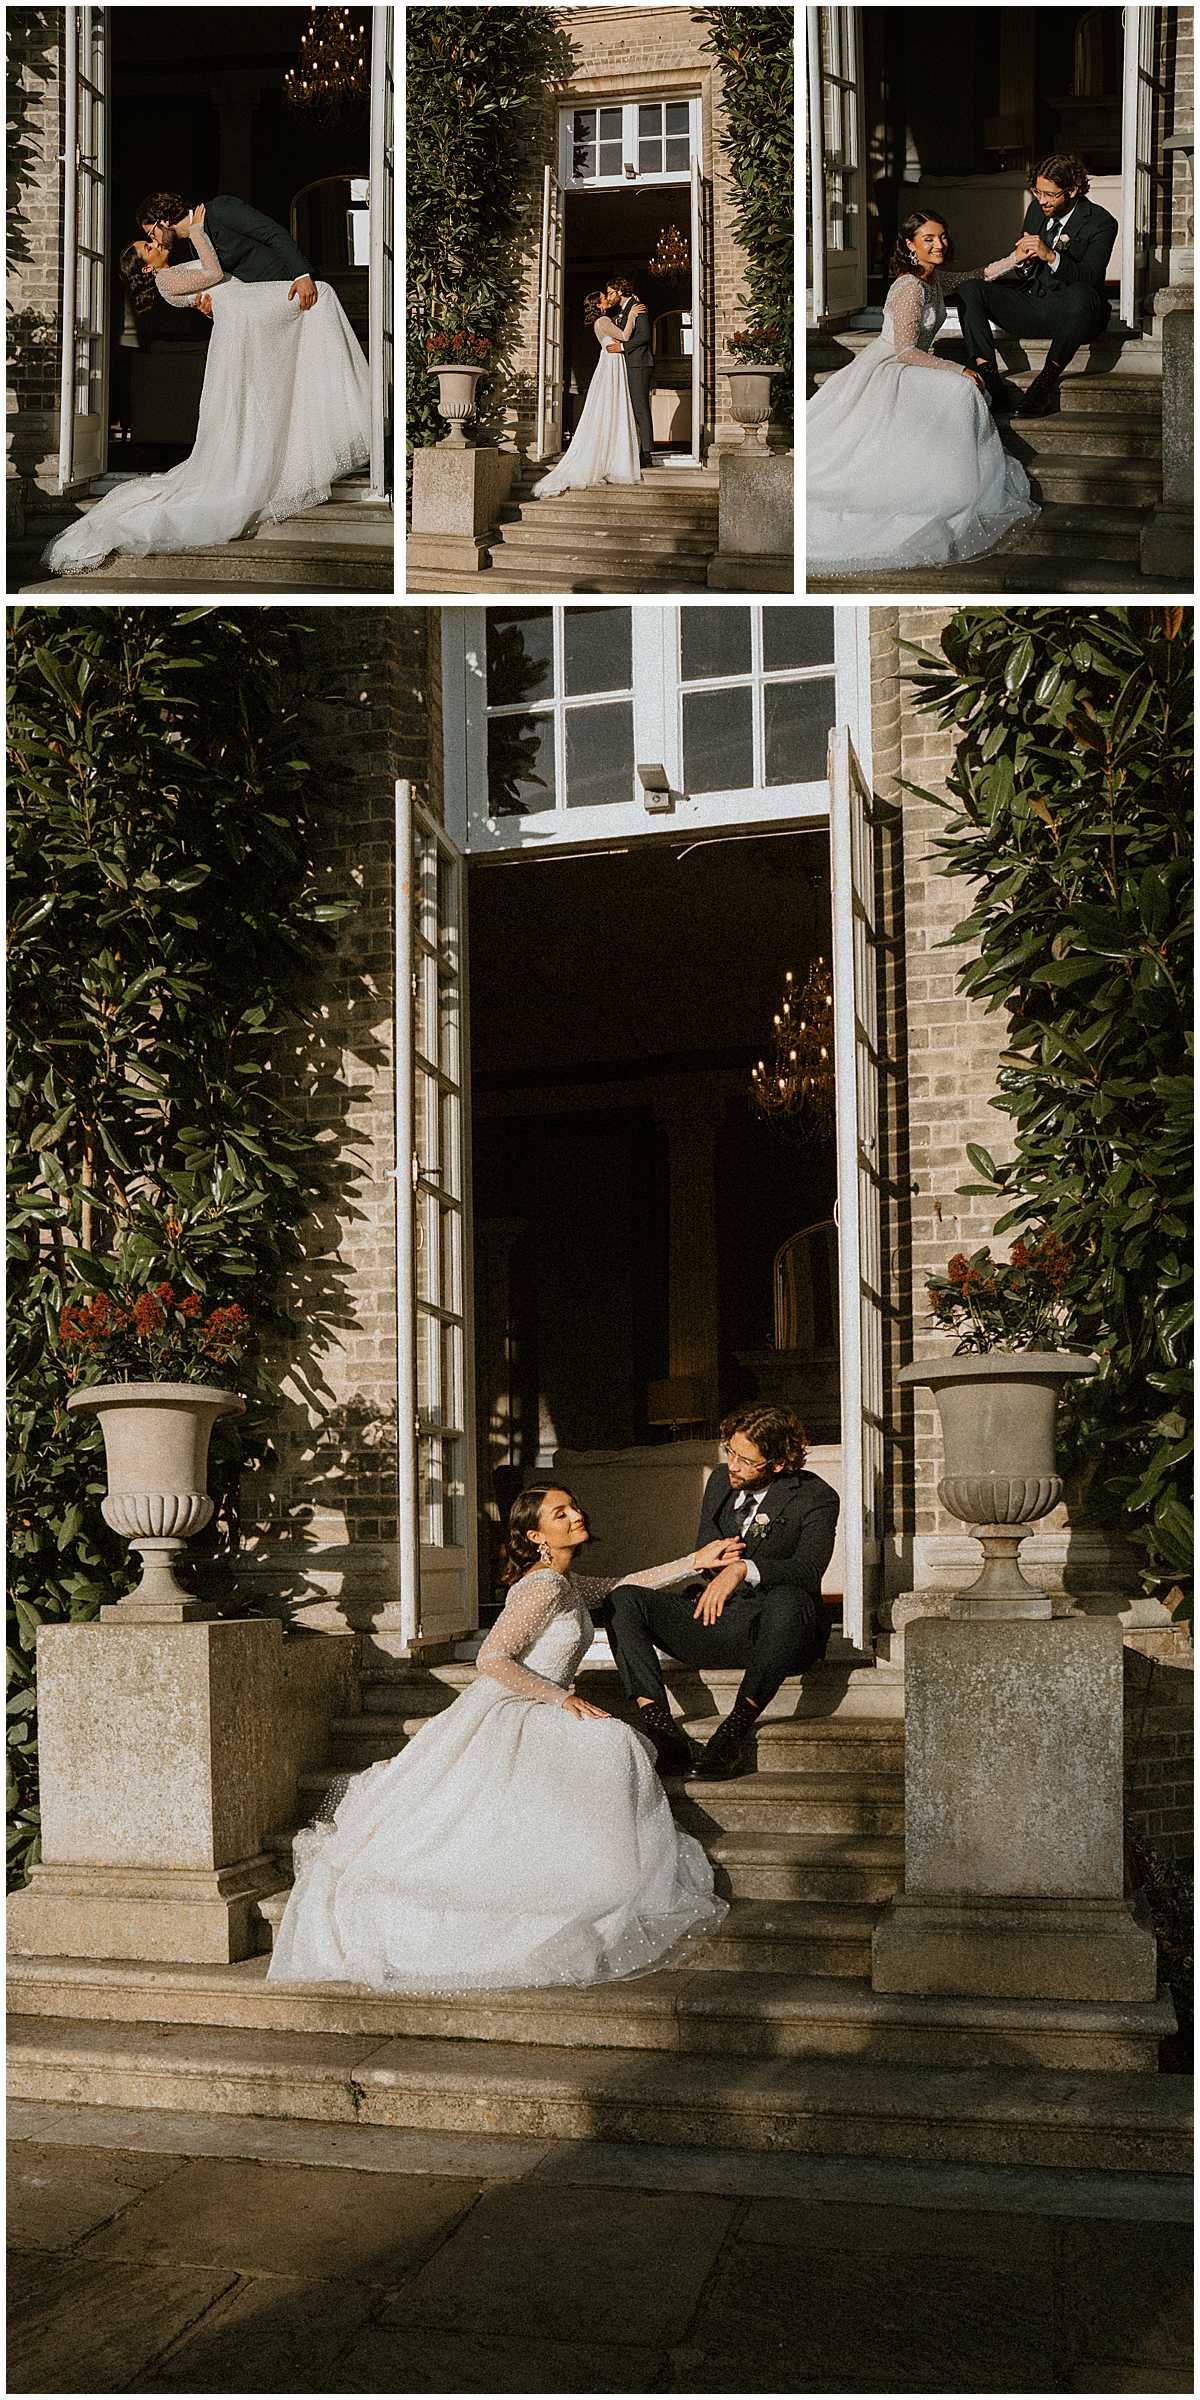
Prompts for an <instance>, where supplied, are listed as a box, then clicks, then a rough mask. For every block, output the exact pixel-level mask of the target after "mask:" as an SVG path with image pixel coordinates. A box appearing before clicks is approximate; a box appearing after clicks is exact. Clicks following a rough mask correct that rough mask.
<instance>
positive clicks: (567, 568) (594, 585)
mask: <svg viewBox="0 0 1200 2400" xmlns="http://www.w3.org/2000/svg"><path fill="white" fill-rule="evenodd" d="M582 547H584V548H587V549H589V550H590V545H582ZM715 548H716V544H715V543H714V544H713V549H714V551H715ZM580 549H581V545H580V544H579V543H573V544H572V545H571V547H570V548H569V549H560V548H556V547H552V546H551V545H549V544H544V543H538V544H536V545H535V544H533V543H531V544H530V545H529V546H528V548H520V549H517V548H513V547H506V546H505V545H504V544H503V543H497V542H493V543H492V544H491V560H492V563H491V570H490V575H489V589H491V590H493V591H496V592H502V591H514V592H516V591H527V592H615V591H622V592H652V591H663V592H674V591H703V590H704V589H705V588H706V583H707V572H708V554H703V555H701V556H699V557H693V556H691V555H690V554H689V553H686V552H683V553H679V554H677V555H672V556H670V557H668V558H663V557H662V556H661V554H660V555H659V556H657V557H654V556H649V557H641V556H639V555H638V553H637V552H630V551H626V550H624V549H621V550H614V551H611V552H610V551H605V552H604V553H603V554H602V555H600V556H595V555H591V556H589V558H588V562H587V563H586V564H584V563H582V561H581V558H580ZM416 588H418V587H417V586H415V585H414V589H416ZM427 588H435V589H440V588H441V587H440V585H437V584H436V583H435V585H434V586H428V587H427Z"/></svg>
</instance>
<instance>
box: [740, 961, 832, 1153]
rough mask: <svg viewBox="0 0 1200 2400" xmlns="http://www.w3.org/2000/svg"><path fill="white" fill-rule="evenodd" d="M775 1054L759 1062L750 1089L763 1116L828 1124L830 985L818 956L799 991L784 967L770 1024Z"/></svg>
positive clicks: (789, 970)
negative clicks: (808, 1118) (806, 1118)
mask: <svg viewBox="0 0 1200 2400" xmlns="http://www.w3.org/2000/svg"><path fill="white" fill-rule="evenodd" d="M773 1030H774V1037H775V1055H774V1058H773V1059H771V1060H770V1061H769V1062H768V1061H767V1060H766V1059H763V1058H760V1059H759V1061H758V1064H757V1066H756V1067H754V1068H753V1069H752V1071H751V1076H750V1085H751V1089H752V1091H753V1093H754V1097H755V1100H756V1101H757V1103H758V1106H759V1107H760V1109H761V1110H762V1113H763V1115H764V1116H765V1117H793V1116H799V1115H800V1114H801V1112H807V1113H808V1114H809V1115H811V1116H812V1117H814V1118H815V1119H816V1120H817V1121H818V1122H819V1123H821V1124H826V1125H830V1124H832V1122H833V981H832V978H831V976H830V972H829V968H828V965H827V964H826V961H825V959H824V958H823V957H818V958H815V959H814V960H813V963H812V965H811V967H810V968H809V970H808V973H807V975H806V976H805V979H804V983H803V986H802V987H801V989H800V990H799V991H797V988H796V978H795V976H794V975H793V973H792V971H791V968H790V967H789V969H788V972H787V975H786V977H785V980H784V987H783V997H782V999H781V1001H780V1004H779V1008H778V1010H777V1011H776V1015H775V1021H774V1028H773Z"/></svg>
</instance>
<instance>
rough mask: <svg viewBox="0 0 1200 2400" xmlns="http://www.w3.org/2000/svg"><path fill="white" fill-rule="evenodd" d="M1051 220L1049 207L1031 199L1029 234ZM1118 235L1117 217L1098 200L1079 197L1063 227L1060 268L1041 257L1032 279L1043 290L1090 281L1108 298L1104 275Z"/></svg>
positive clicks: (1026, 213) (1028, 214) (1026, 223)
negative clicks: (1099, 206) (1111, 214)
mask: <svg viewBox="0 0 1200 2400" xmlns="http://www.w3.org/2000/svg"><path fill="white" fill-rule="evenodd" d="M1048 223H1049V218H1048V217H1047V215H1046V212H1045V210H1044V209H1043V208H1042V207H1040V206H1039V204H1038V202H1037V201H1036V200H1031V201H1030V203H1029V206H1028V208H1027V210H1026V212H1025V231H1026V233H1042V232H1043V231H1044V229H1045V227H1046V226H1047V224H1048ZM1116 238H1117V220H1116V218H1115V217H1110V215H1109V213H1108V210H1107V209H1106V208H1098V207H1097V206H1096V203H1095V201H1094V200H1077V201H1076V202H1075V204H1074V207H1073V208H1072V210H1071V221H1070V223H1069V224H1068V225H1065V226H1064V227H1063V234H1062V238H1061V239H1060V242H1059V246H1058V265H1057V267H1048V266H1047V265H1046V263H1045V261H1044V259H1039V261H1038V266H1037V273H1036V275H1034V276H1032V277H1031V278H1030V280H1031V282H1032V283H1033V284H1034V286H1035V288H1037V289H1038V290H1040V291H1043V292H1044V291H1047V290H1050V291H1053V290H1054V289H1055V287H1056V286H1058V287H1063V286H1065V285H1066V284H1069V283H1086V284H1090V285H1091V288H1092V290H1093V291H1094V292H1097V293H1098V294H1099V296H1100V298H1101V299H1102V300H1104V298H1105V293H1104V278H1105V275H1106V274H1107V272H1108V262H1109V259H1110V258H1111V257H1112V250H1113V243H1114V242H1115V241H1116ZM1105 305H1106V307H1108V313H1109V315H1110V316H1111V314H1112V309H1111V305H1110V304H1109V303H1108V302H1106V303H1105ZM1106 322H1107V319H1106Z"/></svg>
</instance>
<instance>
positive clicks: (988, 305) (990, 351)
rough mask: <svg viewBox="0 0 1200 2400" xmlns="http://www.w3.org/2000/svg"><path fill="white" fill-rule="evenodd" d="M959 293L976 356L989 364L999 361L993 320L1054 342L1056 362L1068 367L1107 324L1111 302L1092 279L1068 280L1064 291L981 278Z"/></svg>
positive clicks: (1006, 328) (960, 311)
mask: <svg viewBox="0 0 1200 2400" xmlns="http://www.w3.org/2000/svg"><path fill="white" fill-rule="evenodd" d="M954 298H955V300H956V301H957V303H958V315H959V322H960V324H961V326H962V329H963V335H964V338H965V340H966V341H967V343H968V345H969V348H970V352H971V356H972V358H983V359H986V360H987V363H988V365H989V366H990V367H994V366H995V364H996V345H995V342H994V341H993V339H992V327H993V325H999V326H1000V327H1001V328H1002V330H1003V331H1004V332H1005V333H1019V334H1023V335H1028V336H1029V337H1030V338H1031V339H1032V340H1034V341H1039V342H1049V344H1050V357H1051V360H1052V361H1053V363H1054V365H1055V366H1056V367H1065V366H1068V365H1069V364H1070V361H1071V360H1072V359H1073V358H1074V356H1075V353H1076V351H1077V350H1078V348H1079V345H1080V343H1081V342H1086V341H1089V340H1091V339H1092V338H1093V337H1094V336H1095V335H1096V334H1098V333H1103V331H1104V328H1105V326H1106V325H1107V323H1108V302H1107V300H1105V299H1104V297H1103V295H1102V294H1101V293H1100V292H1097V291H1093V289H1092V286H1091V284H1090V283H1065V284H1064V285H1063V287H1062V289H1061V291H1056V290H1053V289H1051V290H1050V291H1045V290H1043V289H1041V288H1040V287H1039V288H1038V289H1037V290H1034V289H1032V288H1031V287H1029V286H1026V285H1022V284H1018V283H1006V282H1005V281H1004V279H1003V278H1002V277H1001V278H999V279H998V280H997V281H996V282H995V283H984V282H983V281H982V279H981V280H980V281H979V282H977V283H963V284H960V285H959V288H958V290H957V292H956V293H955V294H954Z"/></svg>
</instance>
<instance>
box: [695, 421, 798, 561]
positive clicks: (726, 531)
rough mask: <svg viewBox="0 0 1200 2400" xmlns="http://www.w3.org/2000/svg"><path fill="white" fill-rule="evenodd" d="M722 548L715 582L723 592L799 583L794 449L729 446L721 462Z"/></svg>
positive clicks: (720, 545)
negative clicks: (792, 450)
mask: <svg viewBox="0 0 1200 2400" xmlns="http://www.w3.org/2000/svg"><path fill="white" fill-rule="evenodd" d="M718 474H719V499H718V523H719V535H718V544H719V546H718V549H717V554H716V556H715V558H713V560H712V561H711V563H710V565H709V570H708V581H709V585H710V587H711V588H712V590H714V591H721V592H790V591H792V590H794V588H795V576H796V551H795V459H794V457H793V455H792V453H791V451H790V450H788V451H769V450H760V449H758V448H755V449H753V450H750V449H745V450H733V451H729V452H728V453H726V454H725V455H723V456H722V458H721V459H720V461H719V467H718Z"/></svg>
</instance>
